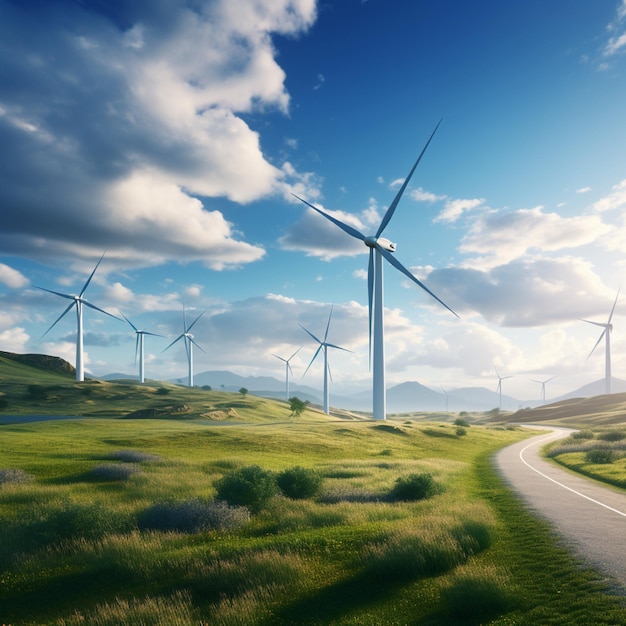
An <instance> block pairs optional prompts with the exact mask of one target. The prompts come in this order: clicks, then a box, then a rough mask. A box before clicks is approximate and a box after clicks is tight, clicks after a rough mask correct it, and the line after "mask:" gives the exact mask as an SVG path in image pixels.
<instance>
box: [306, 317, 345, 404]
mask: <svg viewBox="0 0 626 626" xmlns="http://www.w3.org/2000/svg"><path fill="white" fill-rule="evenodd" d="M332 315H333V307H331V309H330V315H329V316H328V324H326V332H325V333H324V340H323V341H320V340H319V339H318V338H317V337H316V336H315V335H314V334H313V333H312V332H310V331H309V330H307V329H306V328H305V327H304V326H302V324H300V328H302V330H303V331H304V332H306V333H307V334H308V335H309V336H310V337H312V338H313V340H314V341H317V343H319V346H318V348H317V350H316V351H315V354H314V355H313V358H312V359H311V362H310V363H309V365H308V367H307V368H306V370H305V371H304V374H302V378H304V377H305V376H306V373H307V372H308V371H309V368H310V367H311V365H313V361H315V359H316V358H317V355H318V354H319V353H320V350H324V413H326V415H328V411H329V404H330V403H329V399H330V395H329V392H328V376H329V374H330V366H329V365H328V348H336V349H337V350H344V351H345V352H352V351H351V350H348V349H347V348H342V347H341V346H336V345H334V344H332V343H328V341H327V339H328V329H329V328H330V318H331V317H332Z"/></svg>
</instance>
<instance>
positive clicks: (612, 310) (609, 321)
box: [607, 287, 621, 324]
mask: <svg viewBox="0 0 626 626" xmlns="http://www.w3.org/2000/svg"><path fill="white" fill-rule="evenodd" d="M620 289H621V287H620V288H619V289H618V290H617V295H616V296H615V302H613V308H612V309H611V314H610V315H609V319H608V321H607V324H610V323H611V318H612V317H613V312H614V311H615V305H616V304H617V299H618V298H619V292H620Z"/></svg>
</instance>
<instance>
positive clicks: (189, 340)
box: [163, 307, 206, 387]
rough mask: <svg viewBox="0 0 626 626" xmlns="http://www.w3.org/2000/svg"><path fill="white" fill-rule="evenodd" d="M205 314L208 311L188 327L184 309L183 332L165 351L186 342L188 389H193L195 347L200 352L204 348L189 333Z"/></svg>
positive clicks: (203, 312)
mask: <svg viewBox="0 0 626 626" xmlns="http://www.w3.org/2000/svg"><path fill="white" fill-rule="evenodd" d="M205 313H206V310H204V311H202V313H200V315H198V317H196V319H195V320H194V321H193V322H192V323H191V324H190V325H189V326H187V315H186V313H185V307H183V332H182V333H181V334H180V335H178V337H176V339H174V341H172V343H170V345H169V346H167V348H164V349H163V352H165V350H169V349H170V348H171V347H172V346H173V345H174V344H175V343H176V342H177V341H180V340H181V339H182V340H183V341H184V343H185V351H186V352H187V366H188V374H187V386H188V387H193V347H194V346H196V348H198V349H199V350H202V348H201V347H200V346H199V345H198V344H197V343H196V341H195V339H194V338H193V335H192V334H191V333H190V332H189V331H190V330H191V329H192V328H193V327H194V325H195V323H196V322H197V321H198V320H199V319H200V318H201V317H202V316H203V315H204V314H205ZM202 352H204V350H202Z"/></svg>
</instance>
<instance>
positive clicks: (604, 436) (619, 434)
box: [598, 430, 626, 441]
mask: <svg viewBox="0 0 626 626" xmlns="http://www.w3.org/2000/svg"><path fill="white" fill-rule="evenodd" d="M598 439H601V440H602V441H621V440H622V439H626V432H624V431H623V430H607V431H605V432H603V433H599V434H598Z"/></svg>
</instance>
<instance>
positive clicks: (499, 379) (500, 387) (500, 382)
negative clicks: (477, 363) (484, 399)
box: [494, 368, 513, 409]
mask: <svg viewBox="0 0 626 626" xmlns="http://www.w3.org/2000/svg"><path fill="white" fill-rule="evenodd" d="M494 369H495V368H494ZM496 376H497V377H498V386H497V387H496V393H499V394H500V404H499V405H498V408H499V409H501V408H502V381H503V380H506V379H507V378H513V376H512V375H511V376H500V374H499V373H498V370H496Z"/></svg>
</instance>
